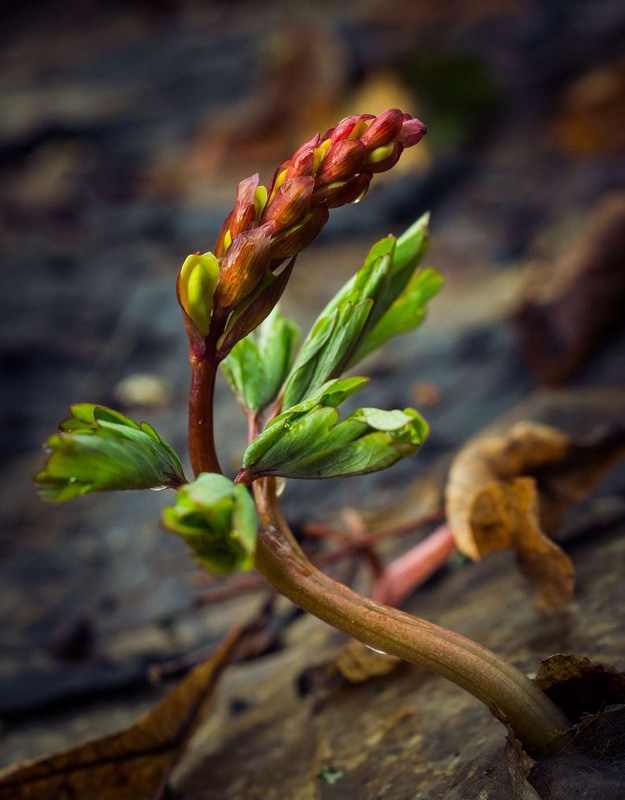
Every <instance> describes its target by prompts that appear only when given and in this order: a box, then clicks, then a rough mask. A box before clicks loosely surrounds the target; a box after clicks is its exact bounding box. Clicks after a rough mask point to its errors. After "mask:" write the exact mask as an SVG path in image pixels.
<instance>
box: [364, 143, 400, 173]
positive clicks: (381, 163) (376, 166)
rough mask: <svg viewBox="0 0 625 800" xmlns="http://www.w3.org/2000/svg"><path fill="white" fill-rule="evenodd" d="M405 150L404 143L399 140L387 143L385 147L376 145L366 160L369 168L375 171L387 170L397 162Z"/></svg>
mask: <svg viewBox="0 0 625 800" xmlns="http://www.w3.org/2000/svg"><path fill="white" fill-rule="evenodd" d="M403 152H404V148H403V145H401V144H400V143H399V142H395V143H394V144H393V143H391V144H387V145H384V147H376V149H375V150H372V151H371V153H369V157H368V158H367V161H366V164H367V169H368V170H370V171H371V172H373V173H376V172H387V171H388V170H389V169H392V167H394V166H395V164H397V162H398V161H399V157H400V156H401V154H402V153H403Z"/></svg>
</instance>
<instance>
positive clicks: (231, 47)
mask: <svg viewBox="0 0 625 800" xmlns="http://www.w3.org/2000/svg"><path fill="white" fill-rule="evenodd" d="M1 13H2V17H1V19H0V41H1V46H0V215H1V216H0V253H1V258H2V272H1V277H0V279H1V281H2V289H1V291H0V306H1V309H0V330H1V331H2V339H1V342H0V348H1V349H0V357H1V359H2V393H1V397H0V400H1V414H2V431H1V436H2V454H3V457H4V458H3V463H2V467H1V469H2V480H1V482H0V499H1V508H2V520H1V524H2V527H1V531H0V552H1V554H2V558H1V562H0V563H1V565H2V567H1V569H2V583H1V586H0V624H1V630H2V636H1V637H0V719H1V720H2V721H3V727H2V728H1V729H0V742H2V745H1V746H0V760H1V761H2V762H3V763H9V762H12V761H15V760H17V759H19V758H23V757H26V756H29V755H36V754H39V753H41V752H45V751H49V750H52V749H55V748H58V747H61V746H63V745H65V744H68V743H71V742H73V741H76V740H78V739H81V738H84V737H85V736H86V735H93V734H95V733H98V734H99V733H103V732H106V731H108V730H111V729H113V728H115V727H117V726H118V725H120V724H123V723H125V722H127V721H128V719H129V718H132V717H134V716H135V715H136V713H137V712H138V710H139V709H142V708H144V707H146V706H148V705H150V704H152V703H153V702H154V700H155V698H156V697H157V696H158V694H159V691H160V690H159V689H158V688H154V687H152V686H151V685H150V683H149V681H148V679H147V673H148V667H149V665H150V664H154V663H160V662H163V661H166V660H167V659H170V658H173V657H178V656H182V655H184V654H187V653H190V652H193V651H195V650H196V649H198V648H202V647H209V646H211V645H212V644H214V643H215V642H216V641H217V640H218V639H219V638H220V636H221V635H222V634H223V632H224V631H225V630H226V629H227V628H229V627H230V626H231V624H232V623H233V621H234V620H235V619H241V618H245V616H246V615H249V613H250V611H251V610H252V609H254V608H255V607H256V601H255V600H253V599H251V598H249V597H241V598H239V599H236V600H235V601H233V602H230V603H228V604H218V605H215V604H213V605H209V606H207V607H204V608H196V607H195V606H194V603H193V598H194V597H195V596H197V595H198V593H199V592H200V591H202V590H204V589H205V588H206V587H205V586H203V585H202V583H201V580H200V579H199V578H198V575H197V573H196V570H195V568H194V565H193V563H192V561H191V560H190V559H189V558H188V556H187V554H186V551H185V549H184V547H183V546H182V545H181V544H180V543H179V542H178V541H177V540H176V539H175V538H174V537H172V536H171V535H170V534H168V533H166V532H164V531H163V530H161V529H160V528H159V524H158V515H159V509H160V508H161V507H162V506H163V505H164V504H165V503H166V502H167V498H165V497H163V495H164V494H165V493H163V494H161V495H157V494H152V493H149V492H146V493H137V494H134V493H127V494H120V495H111V496H100V497H89V498H83V499H81V500H78V501H75V502H73V503H71V504H69V505H67V506H61V507H59V508H53V507H46V506H44V505H43V504H42V503H40V502H39V500H38V499H37V497H36V494H35V491H34V487H33V483H32V476H33V474H34V473H35V472H36V471H37V470H38V469H39V468H40V465H41V463H42V458H43V453H42V450H41V447H42V443H43V442H44V441H45V440H46V438H47V437H48V436H49V435H50V434H51V433H52V432H53V431H54V430H55V427H56V425H57V423H58V421H59V420H61V419H63V418H65V417H66V416H67V413H68V406H69V404H70V403H72V402H76V401H91V402H99V403H103V404H107V405H111V406H113V407H116V408H119V409H120V410H122V411H124V412H125V413H127V414H129V415H130V416H132V417H133V418H139V419H145V420H147V421H149V422H150V423H152V424H153V425H154V426H155V427H156V428H157V430H159V432H161V433H162V434H163V435H164V436H165V437H166V438H167V439H168V440H169V441H170V442H171V443H172V444H173V445H174V446H175V447H176V448H177V449H178V451H179V452H183V453H184V452H185V427H186V417H185V413H186V391H187V365H186V337H185V334H184V330H183V327H182V325H181V319H180V310H179V308H178V306H177V304H176V301H175V296H174V283H175V278H176V274H177V270H178V268H179V266H180V264H181V263H182V261H183V259H184V257H185V256H186V255H187V254H188V253H190V252H193V251H195V250H201V251H205V250H208V249H210V248H211V247H212V245H213V242H214V239H215V236H216V234H217V231H218V229H219V227H220V225H221V222H222V220H223V218H224V216H225V215H226V214H227V213H228V211H229V210H230V208H231V206H232V203H233V199H234V192H235V187H236V183H237V182H238V181H239V180H241V179H242V178H244V177H247V176H248V175H249V174H252V173H253V172H256V171H259V172H260V173H261V178H262V179H263V180H268V179H269V177H270V175H271V172H272V170H273V168H274V167H275V165H276V164H277V163H279V162H280V161H281V160H282V159H283V158H285V157H288V156H289V155H290V154H291V153H292V151H293V149H294V148H295V147H297V145H298V144H300V143H301V142H302V141H303V140H304V139H306V138H308V137H309V136H310V135H311V134H312V133H314V132H315V131H320V132H321V133H323V132H324V131H325V130H326V129H327V128H328V127H330V126H331V125H333V124H335V123H336V122H337V121H338V120H339V119H341V118H342V117H343V116H345V115H346V114H348V113H356V112H372V113H379V112H381V111H382V110H384V109H386V108H388V107H393V106H399V107H401V108H403V109H405V110H407V111H409V112H411V113H413V114H414V115H415V116H418V117H420V118H421V119H423V120H424V121H425V122H426V124H427V125H428V128H429V133H428V136H427V137H426V139H425V140H424V142H423V143H422V144H420V145H419V146H418V147H416V148H414V149H412V150H409V151H407V152H406V153H405V154H404V156H403V158H402V161H401V162H400V164H399V165H398V167H397V168H395V169H394V170H393V171H392V172H391V173H389V174H388V175H383V176H380V177H379V178H377V179H376V181H374V185H373V188H372V189H371V191H370V193H369V195H368V196H367V197H366V198H365V200H364V201H363V202H362V203H360V204H358V205H357V206H353V207H349V208H346V209H340V210H338V211H336V212H334V214H333V217H332V219H331V221H330V223H329V224H328V226H327V229H326V230H325V231H324V233H323V234H322V236H321V237H320V238H319V240H318V242H317V243H316V244H315V245H314V246H313V247H312V248H311V250H310V252H308V253H306V254H304V255H303V256H302V257H301V258H300V260H299V262H298V265H297V267H296V270H295V274H294V278H293V281H292V285H291V286H290V288H289V291H288V293H287V297H286V300H285V306H286V309H287V311H288V312H289V313H290V314H291V315H292V316H294V317H295V318H296V319H297V320H298V321H299V322H300V323H302V324H303V325H306V324H308V323H310V322H311V321H312V320H313V319H314V317H315V316H316V314H317V312H318V310H319V309H320V307H321V306H322V305H323V303H324V302H325V301H326V300H327V299H328V298H329V297H330V296H331V295H332V293H333V292H334V291H335V290H336V289H337V288H338V287H339V286H340V285H341V283H342V282H343V281H344V280H345V279H346V278H347V277H348V276H349V275H350V274H351V273H352V272H353V270H354V269H356V268H357V267H358V266H359V265H360V264H361V263H362V258H363V256H364V254H365V253H366V251H367V249H368V247H369V245H370V244H371V243H372V242H373V241H374V240H375V238H376V237H379V236H382V235H385V234H387V233H390V232H394V233H399V232H401V231H402V230H403V229H404V228H405V227H406V226H407V225H408V224H409V223H410V222H412V221H413V219H415V218H416V217H417V216H418V215H420V214H421V213H423V212H424V211H426V210H430V211H431V212H432V234H433V246H432V249H431V251H430V254H429V255H428V258H427V263H428V264H431V265H433V266H436V267H438V268H439V269H440V270H441V271H442V273H443V275H444V277H445V281H446V285H445V288H444V291H443V294H442V295H441V297H440V298H439V299H437V300H436V301H435V303H434V304H433V308H432V313H431V316H430V320H429V321H428V323H427V324H426V326H425V327H424V328H423V329H422V330H421V331H420V332H419V333H418V334H417V335H416V336H415V337H412V338H410V339H406V340H402V341H399V342H398V343H397V345H396V346H394V347H390V348H389V349H388V350H387V351H385V352H384V353H382V354H380V355H379V356H378V357H375V358H374V359H372V361H371V363H370V365H369V371H370V373H371V374H372V376H373V378H374V380H373V381H372V386H371V388H370V390H368V391H369V395H368V397H367V398H366V402H367V404H378V405H388V406H393V407H394V406H399V407H402V406H404V405H407V404H414V405H416V406H417V407H418V408H420V409H421V410H422V411H423V413H424V414H425V415H426V417H427V418H428V419H429V421H430V422H431V424H432V434H431V437H430V439H429V441H428V444H427V446H426V447H425V448H424V449H423V451H422V453H421V454H420V455H419V456H418V457H417V458H416V459H413V460H411V461H407V462H405V463H402V464H400V465H398V466H397V467H396V468H395V469H394V470H393V471H391V472H388V473H382V474H381V475H378V476H371V477H370V478H368V479H362V480H361V479H354V480H353V481H337V482H329V483H325V484H323V485H320V484H314V485H313V484H307V483H304V482H293V483H292V484H289V486H288V487H287V491H286V493H285V495H284V499H285V506H286V509H287V512H288V514H289V516H290V518H292V519H293V520H295V521H296V522H303V521H306V520H309V519H313V518H314V519H322V518H326V519H330V518H332V513H333V512H335V513H336V512H337V511H338V510H339V509H341V508H342V507H344V506H346V505H352V506H354V505H357V504H359V503H362V504H364V505H365V506H366V507H368V508H377V507H380V506H383V505H384V504H388V503H391V502H392V501H393V499H395V498H397V497H398V496H399V495H398V492H399V490H400V489H403V488H406V487H408V486H410V485H411V484H412V483H413V482H414V481H416V480H417V479H418V478H420V477H422V476H424V475H426V474H427V473H428V470H430V469H431V468H432V465H434V464H436V463H438V462H439V461H440V459H441V458H444V457H446V456H448V455H449V454H450V453H452V452H453V451H454V450H455V449H456V448H457V447H458V446H460V445H461V444H462V443H463V442H464V441H465V440H466V439H467V438H468V437H469V436H471V435H472V434H474V433H475V432H476V431H478V430H479V429H480V428H482V427H484V426H485V425H487V424H489V423H490V422H492V421H493V420H494V419H496V418H497V417H499V416H500V415H502V414H504V413H505V412H506V411H508V410H509V409H510V408H512V407H513V406H515V405H516V404H517V403H518V402H519V401H521V400H523V399H524V398H526V397H527V396H528V395H529V394H530V393H531V392H533V391H534V390H536V389H537V388H539V387H541V386H562V385H567V386H574V387H578V388H580V390H583V389H584V387H597V386H599V387H604V388H605V387H619V386H620V387H623V384H624V383H625V360H624V359H623V357H622V354H623V344H624V343H625V329H624V326H623V321H624V317H623V313H622V309H623V307H624V305H623V303H624V301H625V279H624V278H623V276H624V275H625V263H624V262H625V234H624V231H625V180H624V179H625V60H624V58H623V41H624V38H625V5H624V4H623V3H622V2H620V0H596V1H595V2H592V3H588V2H584V0H550V2H540V1H539V0H534V1H533V2H532V1H531V0H528V1H527V2H522V0H503V1H502V0H498V2H495V1H494V0H473V2H470V1H469V0H467V1H466V2H462V1H461V0H453V1H452V2H448V3H440V2H433V0H422V2H419V3H405V2H396V1H395V0H369V1H368V2H365V0H362V2H357V1H356V0H353V1H352V2H346V3H331V2H310V3H305V2H304V3H297V4H290V3H286V2H277V0H274V2H265V3H253V2H245V1H244V0H230V2H227V3H225V2H212V3H210V2H209V3H201V2H199V1H198V2H193V1H192V0H187V1H186V2H184V1H183V2H175V1H174V0H134V2H127V3H123V2H121V0H118V1H117V2H105V0H86V1H85V2H83V3H80V4H76V3H69V2H66V0H60V2H56V3H49V2H44V1H43V0H41V1H40V2H34V1H32V2H24V3H22V4H19V5H18V4H12V8H10V9H6V10H4V11H3V12H1ZM217 416H218V425H217V429H218V434H219V444H220V448H221V451H222V452H223V453H224V463H225V465H226V466H227V467H228V468H229V469H231V470H233V469H235V468H236V464H237V458H239V457H240V454H241V452H242V448H243V446H244V427H245V426H244V423H243V420H242V418H241V416H240V414H239V412H238V410H237V408H236V407H235V404H234V403H233V402H232V401H231V400H230V398H229V394H228V391H227V389H226V387H225V386H224V385H223V384H222V385H221V386H220V390H219V395H218V409H217ZM615 485H616V490H615V491H617V493H618V492H620V494H621V496H622V495H623V493H624V489H623V486H624V484H623V480H622V479H621V482H620V484H619V483H617V484H615ZM324 515H325V517H324Z"/></svg>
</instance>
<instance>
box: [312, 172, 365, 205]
mask: <svg viewBox="0 0 625 800" xmlns="http://www.w3.org/2000/svg"><path fill="white" fill-rule="evenodd" d="M370 183H371V173H370V172H361V173H360V175H356V177H355V178H352V179H351V180H350V181H337V182H336V183H329V184H328V185H327V186H322V187H320V188H319V189H317V190H316V191H315V192H313V196H312V201H313V204H314V203H317V202H320V201H321V200H324V201H325V202H326V203H327V205H328V208H338V207H339V206H344V205H347V204H348V203H354V202H356V201H358V200H360V199H361V198H362V197H364V195H365V194H366V193H367V189H368V188H369V184H370Z"/></svg>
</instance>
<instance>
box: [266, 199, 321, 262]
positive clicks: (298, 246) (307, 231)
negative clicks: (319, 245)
mask: <svg viewBox="0 0 625 800" xmlns="http://www.w3.org/2000/svg"><path fill="white" fill-rule="evenodd" d="M329 216H330V212H329V211H328V207H327V205H326V204H325V203H317V204H316V205H315V206H314V207H313V209H312V211H311V212H310V213H309V214H307V215H306V217H305V218H304V219H303V220H302V221H301V222H300V223H299V224H297V225H294V226H293V227H292V228H290V229H289V230H286V231H283V232H282V233H280V234H278V236H276V237H275V238H274V239H272V241H271V260H272V262H274V261H276V262H280V261H282V259H284V258H291V257H292V256H296V255H297V254H298V253H301V252H302V250H304V249H305V248H306V247H308V246H309V245H310V244H312V243H313V242H314V240H315V239H316V238H317V236H318V235H319V233H320V232H321V229H322V228H323V226H324V225H325V224H326V222H327V221H328V217H329ZM276 266H277V264H276ZM273 267H274V265H273V263H272V268H273Z"/></svg>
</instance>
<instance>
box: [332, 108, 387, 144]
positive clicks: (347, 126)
mask: <svg viewBox="0 0 625 800" xmlns="http://www.w3.org/2000/svg"><path fill="white" fill-rule="evenodd" d="M367 119H375V116H374V115H373V114H352V115H351V116H349V117H345V119H342V120H341V121H340V122H339V124H338V125H337V126H336V128H330V130H329V131H328V132H327V133H326V135H325V136H324V137H323V138H324V139H327V138H328V137H329V136H331V137H332V143H333V144H334V143H335V142H340V141H342V140H343V139H347V137H348V136H349V135H350V133H351V132H352V131H353V130H354V128H355V127H356V124H357V123H358V122H362V121H363V120H367Z"/></svg>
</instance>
